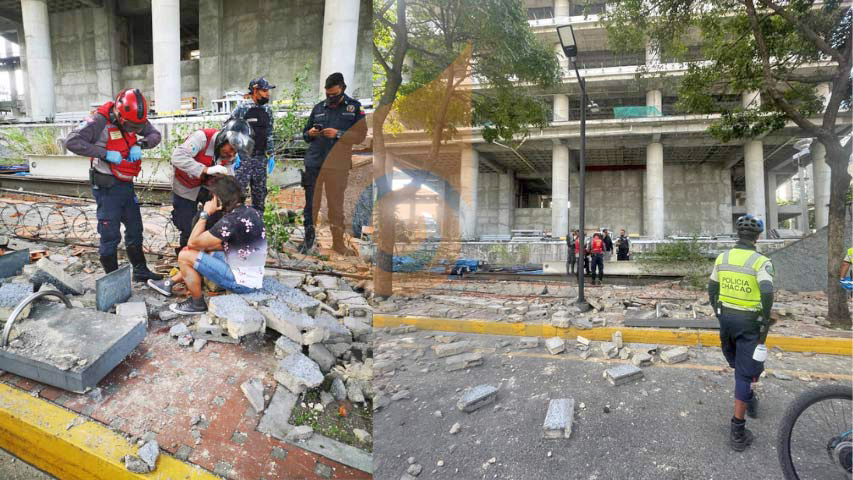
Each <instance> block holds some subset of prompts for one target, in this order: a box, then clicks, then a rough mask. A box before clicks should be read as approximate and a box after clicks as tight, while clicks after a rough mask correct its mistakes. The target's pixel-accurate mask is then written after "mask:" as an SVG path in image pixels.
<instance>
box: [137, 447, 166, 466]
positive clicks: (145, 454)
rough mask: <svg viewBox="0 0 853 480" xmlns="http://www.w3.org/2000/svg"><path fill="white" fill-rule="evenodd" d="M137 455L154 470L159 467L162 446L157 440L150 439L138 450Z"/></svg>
mask: <svg viewBox="0 0 853 480" xmlns="http://www.w3.org/2000/svg"><path fill="white" fill-rule="evenodd" d="M136 455H137V456H138V457H139V458H140V459H141V460H142V461H143V462H145V464H146V465H148V469H149V470H150V471H154V470H155V469H156V468H157V458H158V457H160V446H159V445H157V441H156V440H150V441H148V442H147V443H146V444H145V445H143V446H142V447H141V448H140V449H139V450H138V451H137V452H136Z"/></svg>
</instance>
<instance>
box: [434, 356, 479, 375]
mask: <svg viewBox="0 0 853 480" xmlns="http://www.w3.org/2000/svg"><path fill="white" fill-rule="evenodd" d="M482 364H483V354H482V353H480V352H469V353H461V354H459V355H452V356H450V357H447V358H445V360H444V369H445V370H446V371H448V372H453V371H456V370H463V369H466V368H470V367H476V366H479V365H482Z"/></svg>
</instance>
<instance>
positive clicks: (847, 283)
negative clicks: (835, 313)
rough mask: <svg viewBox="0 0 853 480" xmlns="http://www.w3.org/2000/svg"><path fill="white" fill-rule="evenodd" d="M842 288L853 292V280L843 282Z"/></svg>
mask: <svg viewBox="0 0 853 480" xmlns="http://www.w3.org/2000/svg"><path fill="white" fill-rule="evenodd" d="M841 287H842V288H844V289H845V290H853V280H842V281H841Z"/></svg>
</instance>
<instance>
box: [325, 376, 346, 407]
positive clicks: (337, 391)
mask: <svg viewBox="0 0 853 480" xmlns="http://www.w3.org/2000/svg"><path fill="white" fill-rule="evenodd" d="M329 393H331V394H332V396H333V397H335V400H337V401H339V402H340V401H341V400H345V399H346V398H347V387H346V385H344V381H343V380H341V379H340V378H339V377H335V378H334V379H333V380H332V385H331V386H329Z"/></svg>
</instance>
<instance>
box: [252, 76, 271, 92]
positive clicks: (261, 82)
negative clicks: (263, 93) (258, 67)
mask: <svg viewBox="0 0 853 480" xmlns="http://www.w3.org/2000/svg"><path fill="white" fill-rule="evenodd" d="M255 87H258V89H259V90H269V89H272V88H275V85H270V82H268V81H267V79H266V78H264V77H258V78H256V79H254V80H252V81H251V82H249V92H250V93H251V92H252V91H253V90H254V89H255Z"/></svg>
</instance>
